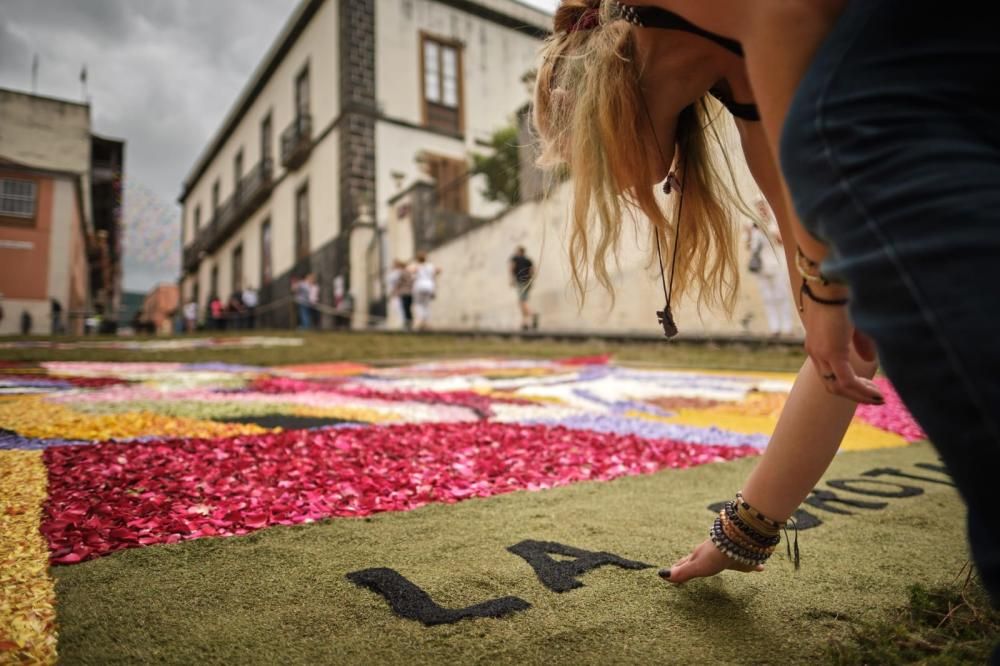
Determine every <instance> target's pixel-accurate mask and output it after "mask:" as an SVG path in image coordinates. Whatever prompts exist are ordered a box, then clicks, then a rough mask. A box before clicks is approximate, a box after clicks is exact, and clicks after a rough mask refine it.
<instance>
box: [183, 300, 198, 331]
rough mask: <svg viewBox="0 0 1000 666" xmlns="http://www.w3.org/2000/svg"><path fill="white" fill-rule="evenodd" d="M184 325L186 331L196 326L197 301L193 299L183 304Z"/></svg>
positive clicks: (192, 329)
mask: <svg viewBox="0 0 1000 666" xmlns="http://www.w3.org/2000/svg"><path fill="white" fill-rule="evenodd" d="M184 327H185V329H186V330H187V332H188V333H193V332H194V330H195V329H196V328H198V303H196V302H195V301H194V300H190V301H188V302H187V303H185V304H184Z"/></svg>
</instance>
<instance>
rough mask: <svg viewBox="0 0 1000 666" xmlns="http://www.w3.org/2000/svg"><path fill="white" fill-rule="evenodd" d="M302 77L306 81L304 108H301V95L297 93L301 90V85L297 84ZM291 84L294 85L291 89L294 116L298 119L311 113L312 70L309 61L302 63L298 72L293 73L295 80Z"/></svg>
mask: <svg viewBox="0 0 1000 666" xmlns="http://www.w3.org/2000/svg"><path fill="white" fill-rule="evenodd" d="M303 79H305V82H306V85H305V89H306V95H305V96H306V101H305V106H304V108H303V104H302V97H301V95H300V94H299V92H300V90H301V87H300V85H299V84H300V82H301V81H302V80H303ZM292 85H293V86H294V89H293V94H294V99H293V102H294V104H295V118H296V119H299V118H301V117H303V116H307V115H309V114H311V113H312V98H313V89H312V72H311V71H310V68H309V63H308V62H306V64H304V65H302V68H301V69H299V71H298V72H296V74H295V81H294V82H293V84H292Z"/></svg>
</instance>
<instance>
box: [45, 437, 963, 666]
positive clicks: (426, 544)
mask: <svg viewBox="0 0 1000 666" xmlns="http://www.w3.org/2000/svg"><path fill="white" fill-rule="evenodd" d="M754 462H755V460H753V459H747V460H741V461H737V462H732V463H723V464H713V465H704V466H701V467H697V468H693V469H688V470H667V471H662V472H658V473H656V474H653V475H649V476H643V477H631V478H625V479H619V480H617V481H614V482H610V483H598V482H595V483H581V484H576V485H573V486H568V487H564V488H558V489H553V490H546V491H541V492H516V493H511V494H507V495H501V496H497V497H492V498H489V499H475V500H469V501H465V502H460V503H458V504H454V505H440V504H438V505H431V506H426V507H423V508H421V509H418V510H415V511H410V512H405V513H385V514H379V515H376V516H372V517H370V518H367V519H348V518H340V519H333V520H330V521H326V522H323V523H317V524H313V525H303V526H298V527H291V528H284V527H277V528H271V529H267V530H263V531H260V532H257V533H255V534H252V535H249V536H246V537H234V538H228V539H202V540H198V541H192V542H187V543H182V544H177V545H172V546H156V547H149V548H142V549H135V550H129V551H123V552H120V553H117V554H115V555H112V556H109V557H105V558H102V559H99V560H95V561H91V562H88V563H85V564H79V565H73V566H61V567H55V568H54V569H53V574H54V576H55V578H56V586H57V587H56V590H57V598H58V603H57V608H58V624H59V626H58V631H59V654H60V657H61V661H62V662H64V663H67V664H76V663H89V664H112V663H125V662H128V663H140V662H141V663H149V662H159V663H189V664H195V663H197V664H204V663H220V664H221V663H227V664H237V663H275V664H290V663H295V664H325V663H337V664H340V663H345V664H373V663H379V664H381V663H391V664H419V663H449V664H450V663H490V664H496V663H529V664H543V663H544V664H605V663H650V664H652V663H657V664H672V663H677V664H681V663H684V664H702V663H705V664H708V663H713V664H718V663H733V664H749V663H773V664H797V663H808V662H815V661H816V660H817V659H819V658H820V657H821V656H822V655H823V653H824V649H825V648H826V646H827V645H828V644H829V643H830V642H831V641H833V640H838V639H844V638H848V637H849V636H850V635H851V632H852V627H854V626H855V625H857V624H859V623H863V622H873V621H880V620H884V619H885V618H887V617H888V615H889V614H890V613H891V612H892V611H893V610H894V609H896V608H898V607H899V606H900V604H901V601H902V600H903V599H905V598H906V596H907V589H908V588H909V586H910V585H911V584H913V583H921V584H924V585H927V586H934V585H939V584H947V583H951V582H952V581H953V580H954V578H955V576H956V574H957V573H958V572H959V570H960V569H961V568H962V565H963V563H964V562H965V561H966V559H967V554H966V551H965V546H964V538H963V528H962V526H963V524H964V521H963V519H962V517H963V511H964V509H963V506H962V504H961V502H960V501H959V498H958V496H957V494H956V493H955V492H954V490H953V489H952V488H951V487H950V486H947V485H942V484H938V483H930V482H922V481H907V480H904V479H899V478H893V477H880V478H882V479H884V480H886V481H897V482H901V483H905V484H907V485H912V486H916V487H920V488H922V489H923V490H924V491H925V492H924V493H923V494H921V495H920V496H917V497H907V498H887V499H884V500H883V501H885V502H886V503H887V504H888V507H886V508H885V509H881V510H865V509H854V508H850V507H844V506H843V505H841V508H844V509H847V510H849V511H851V512H853V515H837V514H834V513H830V512H828V511H823V510H819V509H813V508H809V507H806V508H807V509H809V510H810V512H812V513H813V514H815V515H816V516H818V517H820V518H821V519H822V520H823V524H822V525H820V526H819V527H816V528H814V529H809V530H806V531H803V532H802V533H801V534H800V537H799V544H800V547H801V550H802V568H801V570H800V571H794V569H793V566H792V564H791V563H790V562H789V561H788V559H787V558H786V556H785V555H784V554H783V551H782V554H781V555H780V556H776V557H775V558H774V559H773V560H772V561H771V562H770V563H769V565H768V570H767V571H765V572H764V573H760V574H749V575H748V574H738V573H734V572H726V573H724V574H722V575H721V576H718V577H716V578H713V579H708V580H700V581H693V582H691V583H688V584H687V585H685V586H683V587H680V588H677V587H673V586H670V585H668V584H666V583H664V582H663V581H661V580H660V579H659V578H658V577H657V575H656V569H655V568H654V569H645V570H642V571H628V570H624V569H619V568H616V567H611V566H608V567H602V568H599V569H595V570H593V571H590V572H588V573H585V574H583V575H582V576H581V577H580V580H581V582H583V583H584V586H583V587H580V588H578V589H574V590H571V591H569V592H564V593H555V592H551V591H549V590H548V589H547V588H546V587H545V586H544V585H542V583H541V582H540V581H539V579H538V577H537V576H536V575H535V573H534V571H533V570H532V569H531V567H530V566H529V565H528V564H527V562H525V561H524V560H523V559H521V558H520V557H518V556H516V555H514V554H512V553H510V552H508V551H507V550H506V549H507V547H508V546H511V545H513V544H515V543H518V542H520V541H522V540H524V539H536V540H540V541H557V542H560V543H563V544H567V545H570V546H574V547H577V548H584V549H589V550H595V551H601V550H603V551H609V552H612V553H615V554H617V555H620V556H622V557H624V558H628V559H633V560H640V561H643V562H648V563H651V564H654V565H657V566H669V565H670V564H671V563H672V562H673V560H674V559H676V558H678V557H680V556H682V555H683V554H685V553H686V552H687V550H688V549H690V547H692V546H694V545H695V544H697V543H698V542H699V541H701V539H702V538H703V535H705V534H706V533H707V530H708V527H709V525H710V523H711V520H712V514H711V513H710V512H709V510H708V509H707V508H706V507H707V505H709V504H711V503H713V502H717V501H720V500H725V499H727V498H728V496H729V495H730V494H731V493H732V492H733V491H735V490H736V489H737V488H739V486H740V484H741V483H742V481H743V480H744V479H745V477H746V475H747V473H748V472H749V470H750V469H751V467H752V465H753V464H754ZM936 462H937V457H936V455H935V453H934V451H933V449H932V448H931V447H930V446H929V445H927V444H916V445H913V446H909V447H906V448H901V449H884V450H877V451H868V452H858V453H844V454H842V455H840V456H838V458H837V459H836V461H835V462H834V465H833V467H832V468H831V470H830V471H829V473H828V474H827V477H826V480H829V479H848V478H852V479H856V478H858V477H859V476H860V474H861V473H862V472H865V471H867V470H871V469H874V468H881V467H893V468H897V469H900V470H902V471H904V472H907V473H913V474H917V475H921V476H926V477H930V478H942V477H941V476H940V475H939V474H936V473H935V472H931V471H927V470H925V469H920V468H917V467H914V465H915V463H932V464H933V463H936ZM819 487H820V488H825V489H828V490H830V488H829V487H828V486H826V484H825V483H821V484H820V486H819ZM858 487H860V486H858ZM867 487H868V488H871V489H873V490H882V491H885V490H887V489H888V490H890V491H896V490H898V488H897V487H896V486H884V485H883V486H876V485H869V486H867ZM836 492H837V493H838V494H840V495H841V496H843V497H850V498H852V499H860V500H866V501H879V500H880V498H878V497H873V496H870V495H868V496H866V495H858V494H854V493H847V492H843V491H836ZM783 547H784V546H782V548H783ZM369 567H389V568H392V569H395V570H397V571H398V572H400V573H401V574H402V575H404V576H406V577H407V578H408V579H409V580H411V581H412V582H414V583H415V584H417V585H419V586H420V587H421V588H423V589H424V590H425V591H426V592H428V593H429V594H430V595H431V596H432V597H433V598H434V600H435V601H436V602H437V603H439V604H441V605H443V606H448V607H463V606H468V605H472V604H476V603H479V602H482V601H485V600H487V599H492V598H497V597H503V596H507V595H513V596H517V597H520V598H521V599H524V600H525V601H527V602H529V603H530V604H531V608H529V609H527V610H524V611H520V612H517V613H514V614H513V615H510V616H507V617H505V618H502V619H493V618H484V619H472V620H461V621H459V622H457V623H455V624H448V625H440V626H433V627H427V626H424V625H423V624H421V623H420V622H417V621H414V620H407V619H403V618H400V617H399V616H397V615H395V614H394V613H393V612H392V610H391V609H390V607H389V605H388V603H387V602H386V601H385V600H384V599H383V598H382V597H381V596H379V595H377V594H375V593H374V592H372V591H369V590H367V589H364V588H360V587H357V586H355V585H354V584H353V583H351V582H350V581H348V580H347V578H346V577H345V575H346V574H347V573H349V572H352V571H357V570H361V569H366V568H369Z"/></svg>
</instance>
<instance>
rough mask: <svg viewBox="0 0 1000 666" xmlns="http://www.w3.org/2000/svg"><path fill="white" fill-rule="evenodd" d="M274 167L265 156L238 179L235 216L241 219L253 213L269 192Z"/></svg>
mask: <svg viewBox="0 0 1000 666" xmlns="http://www.w3.org/2000/svg"><path fill="white" fill-rule="evenodd" d="M273 171H274V169H273V168H272V161H271V158H270V157H265V158H264V159H262V160H261V161H260V162H258V163H257V165H256V166H255V167H254V168H252V169H250V172H249V173H248V174H247V175H245V176H243V178H241V179H240V184H239V186H238V187H237V188H236V208H237V216H238V217H240V218H241V219H246V218H247V217H249V216H251V215H253V213H254V211H256V210H257V209H258V208H259V207H260V205H261V204H262V203H264V201H265V200H266V199H267V196H268V195H269V194H270V193H271V186H272V185H273V184H274V183H273V181H272V180H271V177H272V175H273Z"/></svg>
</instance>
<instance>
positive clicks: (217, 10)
mask: <svg viewBox="0 0 1000 666" xmlns="http://www.w3.org/2000/svg"><path fill="white" fill-rule="evenodd" d="M296 4H297V0H2V7H0V87H5V88H13V89H16V90H30V88H31V63H32V58H33V56H34V55H35V54H37V55H38V57H39V73H38V92H39V94H43V95H50V96H54V97H63V98H66V99H71V100H79V99H81V98H82V90H81V85H80V80H79V76H80V70H81V68H82V67H83V66H84V65H85V64H86V66H87V71H88V95H89V97H90V100H91V105H92V112H93V123H94V131H95V132H97V133H99V134H105V135H109V136H114V137H120V138H123V139H125V140H126V141H127V142H128V144H127V146H126V157H125V159H126V177H127V178H128V179H129V180H130V181H131V182H132V183H133V184H135V185H139V186H141V187H142V188H143V191H150V192H152V193H153V194H154V195H155V196H157V197H159V198H160V199H162V200H163V202H164V203H165V204H167V206H168V209H170V210H177V209H176V207H174V206H173V205H172V202H173V201H174V200H175V199H176V197H177V195H178V193H179V191H180V185H181V181H182V180H183V179H184V177H185V176H186V175H187V173H188V171H189V170H190V169H191V167H192V166H193V164H194V161H195V159H196V158H197V156H198V154H199V153H200V152H201V150H202V148H203V147H204V146H205V145H206V144H207V143H208V140H209V139H210V138H211V136H212V134H213V133H214V132H215V130H216V129H218V127H219V125H220V123H221V122H222V119H223V117H224V116H225V114H226V112H227V111H228V110H229V107H230V106H231V105H232V103H233V102H234V101H235V99H236V96H237V95H238V94H239V91H240V90H241V88H242V87H243V85H244V84H245V83H246V81H247V79H248V77H249V75H250V73H251V72H252V71H253V69H254V67H255V66H256V65H257V63H258V62H259V61H260V59H261V58H262V57H263V55H264V53H265V52H266V51H267V49H268V47H269V46H270V45H271V43H272V42H273V40H274V39H275V38H276V37H277V35H278V33H279V32H280V30H281V27H282V25H284V22H285V20H286V19H287V17H288V15H289V14H290V13H291V11H292V9H293V8H294V7H295V5H296ZM126 192H128V191H126ZM178 219H179V211H178V212H176V213H174V214H173V215H171V216H168V219H165V220H163V221H162V222H158V223H162V224H170V225H173V226H174V227H175V228H178V229H179V227H177V225H178ZM133 226H134V227H136V228H148V227H149V225H148V223H147V224H145V225H131V224H130V227H133ZM179 234H180V232H179V230H178V231H176V233H175V236H176V237H178V238H179ZM134 240H135V241H136V242H137V243H138V242H139V240H140V239H134ZM163 253H164V255H168V254H169V255H173V254H175V253H176V249H175V248H170V247H164V250H163ZM161 263H162V265H161V266H154V267H151V266H150V265H149V262H148V261H147V262H143V263H142V265H139V264H138V262H134V261H131V260H130V258H129V257H128V256H126V284H127V286H128V287H129V288H136V289H145V288H147V287H148V286H150V285H151V284H152V283H155V282H157V281H160V280H171V279H173V278H174V277H175V274H174V271H175V270H176V264H177V261H176V257H175V256H169V257H168V256H164V259H163V261H162V262H161Z"/></svg>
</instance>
